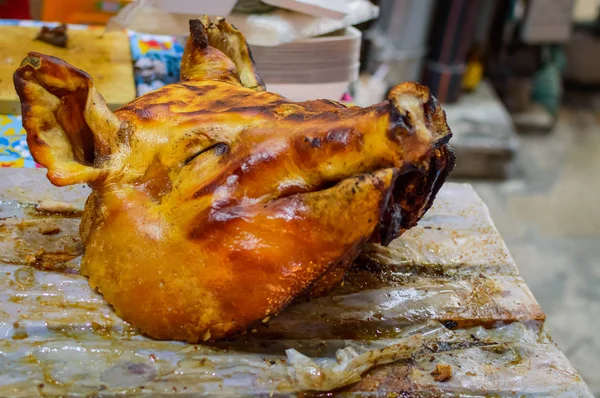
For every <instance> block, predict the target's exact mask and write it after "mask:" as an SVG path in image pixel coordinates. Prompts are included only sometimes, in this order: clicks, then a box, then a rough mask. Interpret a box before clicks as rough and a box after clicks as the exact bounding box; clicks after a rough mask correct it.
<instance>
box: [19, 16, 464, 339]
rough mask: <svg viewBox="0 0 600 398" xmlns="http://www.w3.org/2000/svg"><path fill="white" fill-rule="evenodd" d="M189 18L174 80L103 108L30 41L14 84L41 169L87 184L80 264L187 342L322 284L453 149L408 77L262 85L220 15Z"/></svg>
mask: <svg viewBox="0 0 600 398" xmlns="http://www.w3.org/2000/svg"><path fill="white" fill-rule="evenodd" d="M190 28H191V35H190V38H189V40H188V44H187V46H186V50H185V54H184V57H183V62H182V70H181V76H182V81H181V83H178V84H171V85H168V86H165V87H163V88H161V89H159V90H156V91H154V92H152V93H149V94H146V95H144V96H142V97H140V98H138V99H136V100H135V101H133V102H131V103H130V104H128V105H126V106H124V107H123V108H121V109H119V110H117V111H116V112H115V113H112V112H111V111H110V110H109V109H108V108H107V107H106V104H105V102H104V100H103V99H102V97H101V95H100V94H99V93H98V92H96V90H95V89H94V86H93V83H92V80H91V79H90V77H89V76H88V75H87V74H86V73H85V72H82V71H80V70H78V69H76V68H74V67H73V66H71V65H69V64H67V63H65V62H63V61H61V60H59V59H56V58H53V57H50V56H46V55H42V54H37V53H31V54H29V56H28V57H27V58H25V60H24V61H23V63H22V64H21V66H20V67H19V69H18V70H17V71H16V72H15V76H14V82H15V87H16V89H17V92H18V94H19V96H20V98H21V102H22V112H23V123H24V126H25V128H26V130H27V133H28V143H29V146H30V149H31V152H32V155H33V156H34V158H35V159H36V161H38V162H39V163H41V164H43V165H44V166H46V167H47V168H48V178H49V179H50V181H52V182H53V183H54V184H56V185H59V186H63V185H69V184H77V183H88V184H89V185H90V186H91V187H92V191H93V193H92V195H91V196H90V198H89V199H88V203H87V205H86V209H85V212H84V216H83V221H82V224H81V234H82V238H83V240H84V242H85V254H84V257H83V260H82V265H81V272H82V273H83V274H84V275H86V276H88V277H89V281H90V284H91V286H93V287H95V288H97V289H98V290H99V291H100V292H101V293H102V294H103V295H104V297H105V298H106V300H107V301H108V302H109V303H111V304H112V305H113V306H114V308H115V310H116V311H117V312H118V314H119V315H120V316H122V317H123V318H124V319H125V320H127V321H129V322H131V323H132V324H133V325H134V326H136V327H138V328H139V329H140V330H141V331H142V332H144V333H146V334H147V335H149V336H151V337H154V338H158V339H177V340H185V341H189V342H197V341H207V340H214V339H219V338H223V337H226V336H230V335H233V334H236V333H239V332H243V331H245V330H247V329H249V328H252V327H253V326H254V325H255V324H259V323H261V322H268V320H269V319H270V317H272V316H274V315H276V314H277V313H278V312H280V311H281V310H282V309H283V308H285V307H286V305H288V304H289V303H290V302H292V301H293V300H294V299H296V298H299V297H306V296H311V295H319V294H324V293H326V292H327V291H328V290H330V289H331V288H332V287H333V286H335V285H336V284H338V283H339V282H340V281H341V279H342V278H343V275H344V272H345V270H346V269H347V267H348V266H349V265H350V264H351V263H352V260H353V259H354V258H355V256H356V255H357V254H358V253H359V251H360V249H361V247H362V245H363V244H364V243H365V242H367V241H369V240H370V241H374V242H381V243H383V244H387V243H389V241H391V240H392V239H393V238H395V237H397V236H398V235H399V234H400V233H401V232H402V231H404V230H405V229H407V228H410V227H412V226H413V225H414V224H415V223H416V222H417V221H418V220H419V218H420V217H421V216H422V215H423V213H424V212H425V211H426V210H427V208H428V207H429V206H430V205H431V202H432V201H433V197H434V196H435V193H436V192H437V190H438V189H439V188H440V186H441V184H442V183H443V181H444V179H445V178H446V175H447V174H448V172H449V171H450V169H451V168H452V165H453V162H454V159H453V157H452V155H451V152H450V151H449V149H448V147H447V145H446V143H447V141H448V140H449V138H450V135H451V134H450V130H449V129H448V126H447V125H446V122H445V117H444V113H443V111H442V110H441V108H440V107H439V105H438V104H437V102H436V101H435V99H434V98H433V97H432V96H430V95H429V92H428V90H427V89H426V88H424V87H422V86H419V85H417V84H415V83H405V84H402V85H400V86H397V87H396V88H394V89H393V90H392V91H391V92H390V96H389V100H388V101H385V102H383V103H381V104H378V105H374V106H371V107H368V108H359V107H345V106H343V105H341V104H339V103H336V102H333V101H327V100H316V101H308V102H302V103H295V102H292V101H289V100H287V99H286V98H283V97H281V96H279V95H277V94H273V93H270V92H266V91H264V84H263V83H262V81H261V80H260V78H259V77H258V74H257V73H256V69H255V67H254V63H253V62H252V59H251V56H250V53H249V50H248V47H247V45H246V43H245V40H244V37H243V36H242V35H241V33H240V32H239V31H237V30H236V29H235V28H233V27H232V26H231V25H229V24H228V23H227V22H225V21H224V20H223V19H219V20H218V21H217V23H216V24H212V23H210V21H209V20H208V18H206V17H203V18H202V19H201V20H193V21H191V22H190Z"/></svg>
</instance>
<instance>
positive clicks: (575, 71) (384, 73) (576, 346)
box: [0, 0, 600, 396]
mask: <svg viewBox="0 0 600 398" xmlns="http://www.w3.org/2000/svg"><path fill="white" fill-rule="evenodd" d="M599 11H600V1H598V0H529V1H517V0H437V1H436V0H379V1H375V0H372V1H369V0H327V1H318V0H263V1H259V0H238V1H235V0H220V1H218V2H215V1H212V0H206V1H204V0H137V1H125V0H112V1H100V0H71V1H64V0H29V1H26V0H0V18H1V19H0V29H2V34H0V54H1V58H0V59H2V62H0V166H2V167H37V166H38V165H36V164H35V162H34V161H33V159H32V158H31V156H30V154H29V151H28V150H27V144H26V142H25V132H24V131H23V129H22V127H21V119H20V116H19V115H18V113H19V105H18V99H17V98H16V94H15V93H14V89H13V88H12V79H11V77H10V76H11V75H12V72H13V71H14V70H15V68H16V67H17V66H18V62H19V61H20V60H21V59H22V58H23V51H24V49H28V50H30V49H32V48H31V43H32V42H31V40H32V37H35V38H36V40H37V41H40V42H46V43H54V44H53V45H54V46H55V55H57V56H60V57H61V58H64V59H66V60H67V61H69V62H71V63H73V64H75V65H76V66H79V67H81V68H83V69H85V70H87V71H88V72H90V73H91V74H92V77H94V80H95V82H96V84H97V86H98V87H99V91H100V92H102V93H104V94H105V96H106V99H107V101H108V103H109V105H110V106H111V107H113V108H116V107H118V106H120V105H122V104H125V103H127V102H129V101H130V100H132V99H133V98H134V97H135V96H136V95H141V94H144V93H146V92H148V91H150V90H154V89H156V88H158V87H161V86H162V85H164V84H168V83H171V82H175V81H177V80H178V78H179V62H180V59H181V55H182V51H183V43H184V41H185V36H186V33H187V29H188V28H187V20H188V19H189V18H190V17H194V16H197V15H199V14H209V15H224V16H227V18H228V20H229V21H230V22H232V23H233V24H234V25H235V26H236V27H237V28H239V29H240V30H241V31H242V32H244V34H245V35H246V37H247V40H248V42H249V44H250V46H251V49H252V52H253V55H254V59H255V61H256V63H257V65H258V70H259V72H260V73H261V75H262V77H263V78H264V80H265V82H266V84H267V87H268V88H269V90H271V91H274V92H278V93H281V94H283V95H285V96H287V97H289V98H291V99H294V100H307V99H313V98H329V99H332V100H336V101H341V102H344V103H348V104H356V105H360V106H368V105H371V104H373V103H376V102H379V101H381V100H383V99H384V98H385V95H386V93H387V91H388V90H389V89H390V87H391V86H393V85H395V84H398V83H400V82H403V81H411V80H412V81H419V82H421V83H423V84H425V85H427V86H429V87H430V89H431V90H432V92H433V93H434V94H435V95H436V96H437V98H438V99H439V100H440V101H441V102H442V103H443V104H444V105H443V106H444V109H445V110H446V113H447V117H448V122H449V125H450V127H451V128H452V130H453V133H454V138H453V139H452V143H453V146H454V148H455V150H456V153H457V156H458V163H457V168H456V170H455V172H454V173H453V176H452V178H453V179H454V180H457V181H467V182H470V183H472V184H473V185H474V186H475V188H476V189H477V191H478V193H479V194H480V195H481V196H482V197H483V199H484V200H485V202H486V203H487V205H488V206H489V209H490V212H491V214H492V218H493V219H494V221H495V223H496V225H497V227H498V229H499V230H500V232H501V234H502V235H503V237H504V238H505V240H506V244H507V245H508V247H509V249H510V251H511V253H512V255H513V256H514V258H515V260H516V262H517V264H518V266H519V268H520V270H521V273H522V275H523V277H524V278H525V280H526V281H527V283H528V285H529V286H530V288H531V290H532V291H533V293H534V294H535V296H536V298H537V299H538V301H539V302H540V304H541V306H542V308H543V309H544V310H545V312H546V314H547V316H548V321H547V325H548V328H549V331H550V333H551V335H552V336H553V337H554V340H555V342H556V343H557V344H558V345H559V346H560V348H561V349H562V350H563V351H564V352H565V353H566V355H567V356H568V357H569V359H570V360H571V361H572V363H573V364H574V366H575V367H576V368H577V369H578V370H579V371H580V372H581V375H582V376H583V377H584V379H585V380H586V381H587V383H588V384H589V387H590V389H591V390H592V391H593V392H594V393H595V394H596V395H597V396H600V338H599V337H598V336H599V335H598V333H596V331H597V330H598V329H599V328H600V305H598V304H599V302H600V210H598V208H599V206H600V176H599V174H600V12H599ZM61 23H66V24H69V25H68V33H67V37H68V40H69V45H64V44H65V40H67V39H66V38H65V37H64V30H65V29H64V27H63V28H62V31H61V28H60V27H59V28H58V29H57V30H50V29H48V30H47V31H46V33H44V34H39V33H38V32H39V31H40V29H41V27H42V26H46V27H49V28H54V27H57V26H59V25H60V24H61ZM101 27H106V28H107V29H108V30H109V31H111V34H110V35H107V36H102V35H101V36H99V35H98V29H101ZM32 35H33V36H32ZM36 35H37V36H36ZM99 37H101V38H102V39H101V40H100V39H99ZM86 65H88V66H87V67H86Z"/></svg>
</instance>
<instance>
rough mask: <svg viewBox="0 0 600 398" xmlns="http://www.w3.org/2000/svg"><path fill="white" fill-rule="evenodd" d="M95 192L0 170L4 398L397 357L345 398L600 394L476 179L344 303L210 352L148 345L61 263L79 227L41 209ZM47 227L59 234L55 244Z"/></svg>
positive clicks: (234, 390) (187, 383) (288, 388)
mask: <svg viewBox="0 0 600 398" xmlns="http://www.w3.org/2000/svg"><path fill="white" fill-rule="evenodd" d="M88 193H89V191H88V189H87V188H85V187H83V186H77V187H71V188H55V187H52V186H51V185H50V184H49V183H48V182H47V181H46V179H45V177H44V173H43V171H41V170H29V169H22V170H2V169H0V259H2V260H0V261H4V264H1V263H0V396H33V395H44V394H46V395H100V396H104V395H107V396H109V395H114V394H118V393H127V394H148V395H154V394H165V395H167V394H179V393H190V394H197V395H214V394H220V395H225V396H229V395H232V394H238V395H240V394H241V395H265V396H266V395H270V394H275V395H295V394H296V393H298V392H301V391H304V390H306V389H311V388H313V387H314V389H320V390H323V389H325V388H326V387H328V386H332V385H336V383H338V384H339V383H342V382H341V381H339V380H338V379H339V378H348V377H349V378H352V380H355V379H356V377H357V374H359V373H362V372H363V371H365V370H367V369H369V368H370V367H372V366H373V365H377V364H378V363H383V362H388V361H389V360H390V358H392V359H393V360H397V361H396V362H394V363H392V364H388V365H385V366H380V367H376V368H374V369H372V370H370V371H368V372H367V373H366V374H365V375H363V377H362V379H360V380H359V381H358V382H357V383H355V384H352V385H350V386H348V387H345V388H344V389H341V390H338V393H339V394H342V395H345V394H348V395H356V394H359V395H363V394H366V395H372V396H389V394H392V395H393V394H405V395H410V396H432V395H434V396H490V395H498V396H531V397H547V396H570V397H579V396H583V397H591V396H592V395H591V393H590V392H589V390H588V389H587V386H586V385H585V383H584V382H583V381H582V380H581V378H580V377H579V375H578V374H577V372H576V371H575V370H574V369H573V367H572V366H571V365H570V364H569V362H568V360H567V359H566V357H565V356H564V354H562V352H560V350H559V349H558V348H557V347H556V346H555V345H554V344H553V343H552V342H551V340H550V338H549V337H548V335H547V334H546V332H545V330H544V326H543V324H544V318H545V317H544V314H543V312H542V311H541V309H540V308H539V306H538V304H537V302H536V301H535V299H534V297H533V296H532V294H531V292H530V291H529V289H528V288H527V286H526V285H525V283H524V281H523V280H522V279H521V277H520V276H519V275H518V270H517V268H516V266H515V264H514V262H513V260H512V258H511V257H510V254H509V253H508V251H507V249H506V247H505V245H504V243H503V242H502V239H501V237H500V236H499V234H498V232H497V231H496V229H495V227H494V226H493V224H492V222H491V220H490V218H489V214H488V212H487V209H486V207H485V205H484V204H483V202H482V201H481V200H480V199H479V198H478V196H477V195H476V194H475V193H474V191H473V190H472V188H471V187H470V186H469V185H459V184H446V186H445V187H444V188H443V189H442V191H441V193H440V194H439V197H438V199H437V201H436V203H435V205H434V207H433V208H432V209H431V211H430V212H429V213H428V214H427V216H426V217H425V218H424V219H423V220H422V222H421V223H420V225H419V226H417V227H416V228H414V229H412V230H410V231H408V232H407V233H406V234H405V235H404V236H403V237H402V238H400V239H398V240H396V241H394V242H393V243H392V244H391V245H390V246H389V247H387V248H383V247H380V246H371V247H369V248H368V250H367V251H366V253H365V254H364V256H363V258H362V259H361V260H360V261H359V266H358V268H357V269H356V270H354V271H352V272H351V273H350V274H349V275H348V277H347V278H346V280H345V283H344V285H343V286H341V287H339V288H338V289H337V290H336V291H334V292H332V293H331V294H330V295H329V296H327V297H324V298H321V299H318V300H312V301H309V302H303V303H297V304H295V305H293V306H292V307H290V308H289V309H287V310H286V311H284V312H283V313H282V314H281V315H280V316H278V317H277V318H275V319H273V320H272V321H271V323H270V324H268V325H266V326H263V327H261V328H259V329H257V330H256V331H255V332H254V333H249V334H247V335H245V336H241V337H240V338H238V339H236V340H232V341H226V342H220V343H218V344H213V345H211V346H202V345H190V344H183V343H174V342H158V341H153V340H150V339H147V338H145V337H143V336H141V335H139V334H138V333H137V332H136V330H135V329H134V328H132V327H131V326H130V325H129V324H127V323H125V322H124V321H122V320H121V319H119V318H118V317H117V316H116V315H115V314H114V312H113V311H112V309H111V307H110V306H109V305H108V304H107V303H106V302H105V301H104V300H103V299H102V297H101V296H100V295H99V294H97V293H95V292H94V291H92V290H91V289H90V288H89V286H88V284H87V281H86V279H85V278H83V277H81V276H79V275H77V274H76V273H74V272H76V270H77V261H72V262H70V263H69V264H68V265H66V266H65V265H58V266H57V265H52V264H53V259H54V258H55V257H52V253H58V254H61V255H65V253H67V255H74V253H76V251H77V250H79V247H78V239H79V238H78V237H77V236H76V235H75V234H76V228H75V226H74V223H76V221H77V218H73V216H72V215H71V216H70V217H63V216H59V215H39V214H38V213H36V212H35V210H34V205H35V203H36V202H38V201H40V200H43V199H53V200H63V201H68V202H71V203H75V204H76V205H77V206H82V205H83V202H84V200H85V197H86V196H87V194H88ZM42 221H44V222H52V223H54V224H55V225H56V226H58V228H59V229H60V232H58V233H55V234H53V235H43V234H42V233H41V232H40V231H41V230H43V228H42V229H40V225H39V223H40V222H42ZM15 237H16V238H17V242H19V244H18V245H17V243H15ZM30 242H31V243H30ZM132 244H135V242H133V243H132ZM40 256H41V258H47V259H49V260H48V261H47V262H43V261H42V262H40V261H37V260H36V259H39V258H40ZM45 256H46V257H45ZM9 261H10V263H12V264H8V262H9ZM36 261H37V262H36ZM32 263H33V264H36V265H37V266H46V267H49V268H51V269H52V270H50V271H43V270H40V269H37V268H34V267H32V266H31V265H29V264H32ZM40 264H41V265H40ZM290 348H293V349H295V350H296V351H289V349H290ZM286 350H288V351H286ZM338 350H342V351H338ZM386 350H387V352H388V353H389V352H390V351H393V352H394V356H392V357H390V356H389V355H388V356H387V357H386V355H387V354H386ZM302 354H303V355H302ZM361 354H362V355H361ZM348 358H349V359H348ZM361 358H369V359H367V360H366V362H365V363H363V364H359V363H358V362H360V359H361ZM438 364H447V365H450V366H451V369H452V376H451V377H450V378H449V379H448V380H445V381H436V380H435V379H434V377H435V376H434V375H432V374H431V373H432V372H433V371H434V369H435V368H436V365H438ZM340 380H341V379H340ZM342 384H343V383H342ZM311 386H313V387H311Z"/></svg>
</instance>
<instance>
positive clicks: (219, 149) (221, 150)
mask: <svg viewBox="0 0 600 398" xmlns="http://www.w3.org/2000/svg"><path fill="white" fill-rule="evenodd" d="M228 150H229V146H228V145H227V144H224V143H222V142H218V143H216V144H214V145H211V146H209V147H207V148H204V149H203V150H201V151H200V152H198V153H195V154H193V155H192V156H190V157H189V158H187V159H186V160H185V162H184V163H183V164H184V165H187V164H189V163H190V162H192V161H193V160H194V159H196V158H197V157H198V156H200V155H202V154H203V153H207V152H211V151H212V153H214V154H215V155H217V156H221V155H224V154H226V153H227V151H228Z"/></svg>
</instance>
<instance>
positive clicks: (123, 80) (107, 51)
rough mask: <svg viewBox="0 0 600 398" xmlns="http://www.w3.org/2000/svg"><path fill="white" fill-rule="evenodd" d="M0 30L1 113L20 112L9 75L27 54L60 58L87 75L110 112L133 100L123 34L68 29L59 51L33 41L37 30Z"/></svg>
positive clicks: (129, 57) (19, 105) (127, 50)
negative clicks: (66, 44) (63, 45)
mask: <svg viewBox="0 0 600 398" xmlns="http://www.w3.org/2000/svg"><path fill="white" fill-rule="evenodd" d="M0 29H1V31H2V33H1V34H0V113H2V114H20V113H21V104H20V101H19V97H17V93H16V92H15V88H14V86H13V80H12V75H13V73H14V71H15V70H16V69H17V67H18V66H19V65H20V63H21V61H22V60H23V58H25V56H26V55H27V53H28V52H30V51H36V52H40V53H44V54H49V55H53V56H55V57H59V58H62V59H64V60H65V61H67V62H69V63H71V64H73V65H75V66H76V67H77V68H80V69H82V70H84V71H85V72H87V73H89V74H90V75H91V76H92V78H93V79H94V83H95V85H96V88H97V89H98V91H99V92H100V93H101V94H102V95H103V96H104V98H105V99H106V101H107V102H108V105H109V106H110V107H111V108H113V109H116V108H118V107H120V106H121V105H124V104H126V103H128V102H129V101H131V100H133V99H134V98H135V83H134V79H133V62H132V60H131V50H130V48H129V38H128V37H127V33H126V32H122V31H117V32H104V29H103V28H94V29H69V31H68V33H67V34H68V37H69V41H68V46H67V48H59V47H55V46H52V45H50V44H47V43H43V42H41V41H37V40H34V39H35V37H36V36H37V34H38V32H39V31H40V28H39V27H29V26H1V27H0Z"/></svg>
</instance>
